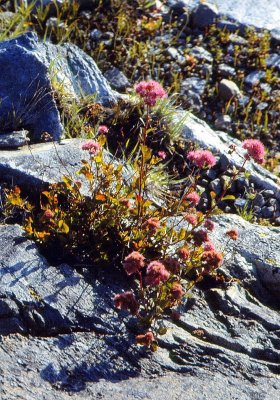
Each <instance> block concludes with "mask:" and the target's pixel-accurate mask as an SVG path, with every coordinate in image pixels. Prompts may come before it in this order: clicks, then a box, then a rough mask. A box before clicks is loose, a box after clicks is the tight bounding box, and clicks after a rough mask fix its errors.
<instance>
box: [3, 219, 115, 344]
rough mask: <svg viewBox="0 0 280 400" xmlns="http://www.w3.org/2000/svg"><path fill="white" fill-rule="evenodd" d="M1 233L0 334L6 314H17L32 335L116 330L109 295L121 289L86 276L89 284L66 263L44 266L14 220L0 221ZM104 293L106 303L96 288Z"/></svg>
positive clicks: (44, 261) (5, 328)
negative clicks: (12, 221) (4, 308)
mask: <svg viewBox="0 0 280 400" xmlns="http://www.w3.org/2000/svg"><path fill="white" fill-rule="evenodd" d="M0 233H1V234H0V249H1V269H0V282H1V283H0V297H1V302H2V307H1V308H2V310H3V307H4V306H5V307H6V311H5V313H6V315H4V316H3V315H2V317H0V334H4V333H3V332H4V331H7V327H6V326H5V323H6V318H7V317H9V316H17V317H18V319H19V320H20V322H21V326H24V327H25V331H26V332H29V333H30V334H33V335H42V336H46V335H50V334H55V333H60V332H61V333H63V332H71V331H75V330H81V329H83V330H84V331H88V330H92V331H95V332H99V333H103V334H110V333H113V330H115V333H117V331H118V330H119V329H120V326H119V327H117V326H116V329H114V328H113V325H114V323H116V324H117V325H119V322H118V317H117V314H116V313H115V312H114V310H113V307H112V305H113V303H112V301H113V300H112V296H113V293H114V292H118V291H119V290H120V288H118V287H117V286H116V287H114V286H112V287H111V288H110V286H109V285H104V284H102V283H101V282H99V281H98V280H96V279H95V278H94V277H92V278H91V279H92V283H91V284H89V282H90V278H89V277H88V279H89V280H88V283H87V282H86V280H85V279H84V277H83V276H81V275H79V274H78V273H77V272H75V271H74V270H73V269H72V268H71V267H69V266H68V265H66V264H61V265H59V266H57V267H52V266H50V265H48V263H47V262H46V260H45V259H44V258H43V257H42V256H40V254H39V252H38V250H37V248H36V246H35V245H34V243H32V242H31V241H30V240H28V239H27V238H26V237H25V235H24V232H23V230H22V229H21V228H20V227H19V226H18V225H13V226H12V225H0ZM106 291H107V294H105V292H106ZM102 292H103V294H102V296H103V295H104V299H105V297H106V298H107V301H108V303H107V304H105V302H104V301H102V302H101V301H100V300H101V298H100V297H99V294H98V293H100V294H101V293H102ZM110 293H111V294H110ZM17 310H18V311H17ZM105 315H107V318H108V320H107V322H106V318H105ZM36 321H37V322H36ZM39 321H40V322H39ZM19 332H20V331H19ZM8 333H9V332H8ZM8 333H7V332H6V333H5V334H8ZM13 333H14V332H13Z"/></svg>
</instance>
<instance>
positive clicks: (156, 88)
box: [134, 80, 167, 107]
mask: <svg viewBox="0 0 280 400" xmlns="http://www.w3.org/2000/svg"><path fill="white" fill-rule="evenodd" d="M134 89H135V92H136V93H137V94H139V96H140V97H142V98H143V100H144V102H145V103H146V104H147V105H148V106H151V107H153V106H154V105H155V104H156V102H157V99H163V98H165V97H167V93H166V91H165V90H164V89H163V87H162V86H161V85H160V84H159V83H158V82H156V81H153V80H150V81H147V82H146V81H142V82H139V83H138V84H137V85H135V87H134Z"/></svg>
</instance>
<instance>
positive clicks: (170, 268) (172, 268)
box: [164, 257, 180, 274]
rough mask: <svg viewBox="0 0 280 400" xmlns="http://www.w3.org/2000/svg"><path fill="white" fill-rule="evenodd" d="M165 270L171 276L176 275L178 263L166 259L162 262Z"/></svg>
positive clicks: (178, 267) (178, 268)
mask: <svg viewBox="0 0 280 400" xmlns="http://www.w3.org/2000/svg"><path fill="white" fill-rule="evenodd" d="M164 265H165V267H166V269H167V270H168V271H169V272H171V273H172V274H176V273H177V272H179V270H180V263H179V261H178V260H176V258H172V257H168V258H166V259H165V260H164Z"/></svg>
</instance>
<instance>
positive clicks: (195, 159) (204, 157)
mask: <svg viewBox="0 0 280 400" xmlns="http://www.w3.org/2000/svg"><path fill="white" fill-rule="evenodd" d="M187 159H188V160H190V161H191V162H192V163H193V164H194V165H195V166H196V167H198V168H210V167H213V166H214V165H215V164H216V158H215V157H214V156H213V154H212V153H211V151H208V150H195V151H190V152H189V153H188V154H187Z"/></svg>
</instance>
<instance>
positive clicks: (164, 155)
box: [158, 150, 166, 160]
mask: <svg viewBox="0 0 280 400" xmlns="http://www.w3.org/2000/svg"><path fill="white" fill-rule="evenodd" d="M158 156H159V158H161V159H162V160H164V159H165V158H166V153H165V151H162V150H161V151H159V152H158Z"/></svg>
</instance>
